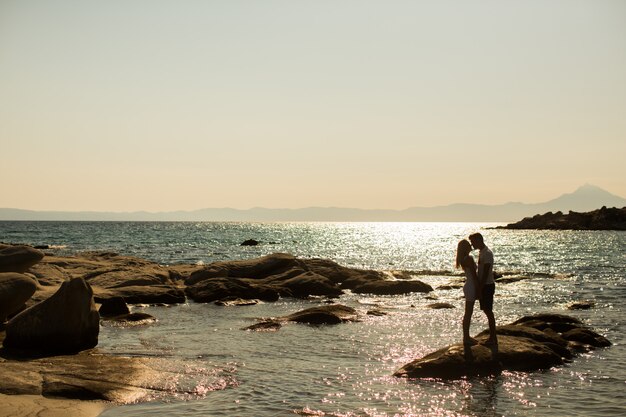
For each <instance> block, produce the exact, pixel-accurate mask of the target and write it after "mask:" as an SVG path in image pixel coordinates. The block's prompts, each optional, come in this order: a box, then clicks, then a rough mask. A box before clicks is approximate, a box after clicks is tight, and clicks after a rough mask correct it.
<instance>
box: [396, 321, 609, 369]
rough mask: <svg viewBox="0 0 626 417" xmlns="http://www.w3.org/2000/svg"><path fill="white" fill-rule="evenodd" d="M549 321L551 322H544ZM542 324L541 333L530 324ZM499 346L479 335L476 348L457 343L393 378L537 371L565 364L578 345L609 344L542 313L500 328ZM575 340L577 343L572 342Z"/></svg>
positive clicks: (418, 361) (414, 362) (602, 338)
mask: <svg viewBox="0 0 626 417" xmlns="http://www.w3.org/2000/svg"><path fill="white" fill-rule="evenodd" d="M545 320H548V321H545ZM540 322H541V323H543V325H542V326H541V327H543V330H539V329H538V328H537V327H540V326H536V327H531V326H529V325H528V324H534V325H537V324H538V323H540ZM562 324H569V325H572V326H575V327H576V328H575V329H572V330H569V331H567V332H565V333H559V332H558V331H556V330H555V328H558V327H559V325H562ZM497 334H498V345H497V346H486V345H485V344H486V342H487V339H488V332H487V331H485V332H482V333H481V334H479V335H477V336H476V340H477V341H478V342H479V344H477V345H473V346H464V345H462V344H454V345H451V346H448V347H445V348H443V349H440V350H438V351H436V352H433V353H430V354H428V355H426V356H424V357H423V358H420V359H417V360H415V361H413V362H411V363H408V364H406V365H405V366H403V367H402V368H400V369H399V370H397V371H396V372H395V373H394V375H395V376H397V377H407V378H443V379H456V378H461V377H464V376H472V375H485V374H495V373H498V372H500V371H502V370H509V371H536V370H540V369H547V368H550V367H553V366H557V365H562V364H563V363H564V361H565V360H569V359H571V358H572V357H574V356H575V355H576V353H578V352H579V351H580V349H579V344H580V343H584V344H587V346H588V347H589V348H594V347H603V346H608V345H610V342H609V341H608V340H606V339H605V338H604V337H602V336H601V335H599V334H597V333H595V332H593V331H592V330H590V329H587V328H585V327H583V326H582V324H581V323H580V321H578V320H577V319H575V318H573V317H568V316H563V315H556V314H543V315H535V316H529V317H523V318H521V319H520V320H517V321H516V322H514V323H512V324H509V325H505V326H499V327H498V328H497ZM570 340H575V344H573V343H572V342H570Z"/></svg>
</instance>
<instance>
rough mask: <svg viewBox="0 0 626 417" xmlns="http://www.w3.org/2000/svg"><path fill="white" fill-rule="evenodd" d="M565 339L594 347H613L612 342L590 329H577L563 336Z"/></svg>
mask: <svg viewBox="0 0 626 417" xmlns="http://www.w3.org/2000/svg"><path fill="white" fill-rule="evenodd" d="M562 336H563V338H564V339H566V340H569V341H572V342H578V343H583V344H585V345H590V346H593V347H607V346H611V342H610V341H609V340H608V339H607V338H605V337H604V336H601V335H599V334H598V333H596V332H594V331H593V330H590V329H584V328H577V329H572V330H568V331H567V332H565V333H563V334H562Z"/></svg>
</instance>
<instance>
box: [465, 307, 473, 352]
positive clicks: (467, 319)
mask: <svg viewBox="0 0 626 417" xmlns="http://www.w3.org/2000/svg"><path fill="white" fill-rule="evenodd" d="M473 313H474V300H468V299H465V314H463V343H464V344H466V345H467V344H472V341H473V339H472V338H471V337H470V323H471V322H472V314H473Z"/></svg>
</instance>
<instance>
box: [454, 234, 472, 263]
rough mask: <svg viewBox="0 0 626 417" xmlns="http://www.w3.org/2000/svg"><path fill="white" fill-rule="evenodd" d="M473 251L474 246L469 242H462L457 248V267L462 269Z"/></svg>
mask: <svg viewBox="0 0 626 417" xmlns="http://www.w3.org/2000/svg"><path fill="white" fill-rule="evenodd" d="M471 251H472V244H471V243H469V241H468V240H465V239H463V240H460V241H459V244H458V245H457V246H456V267H457V268H460V267H461V262H462V261H463V259H464V258H465V257H466V256H467V255H469V253H470V252H471Z"/></svg>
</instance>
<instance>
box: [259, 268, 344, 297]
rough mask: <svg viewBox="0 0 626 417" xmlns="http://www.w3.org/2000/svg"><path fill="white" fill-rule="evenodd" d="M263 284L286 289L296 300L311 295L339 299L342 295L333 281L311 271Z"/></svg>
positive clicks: (269, 280) (266, 280)
mask: <svg viewBox="0 0 626 417" xmlns="http://www.w3.org/2000/svg"><path fill="white" fill-rule="evenodd" d="M263 282H266V283H271V284H272V285H274V286H275V287H277V288H281V289H287V290H288V293H290V294H291V296H293V297H298V298H306V297H308V296H311V295H322V296H327V297H339V296H340V295H341V294H343V291H342V290H341V288H339V286H338V285H337V284H335V283H334V282H333V281H331V280H330V279H328V278H326V277H325V276H323V275H319V274H316V273H315V272H311V271H307V272H304V273H301V274H298V275H296V276H294V277H291V278H287V279H283V280H277V279H265V280H263Z"/></svg>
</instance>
